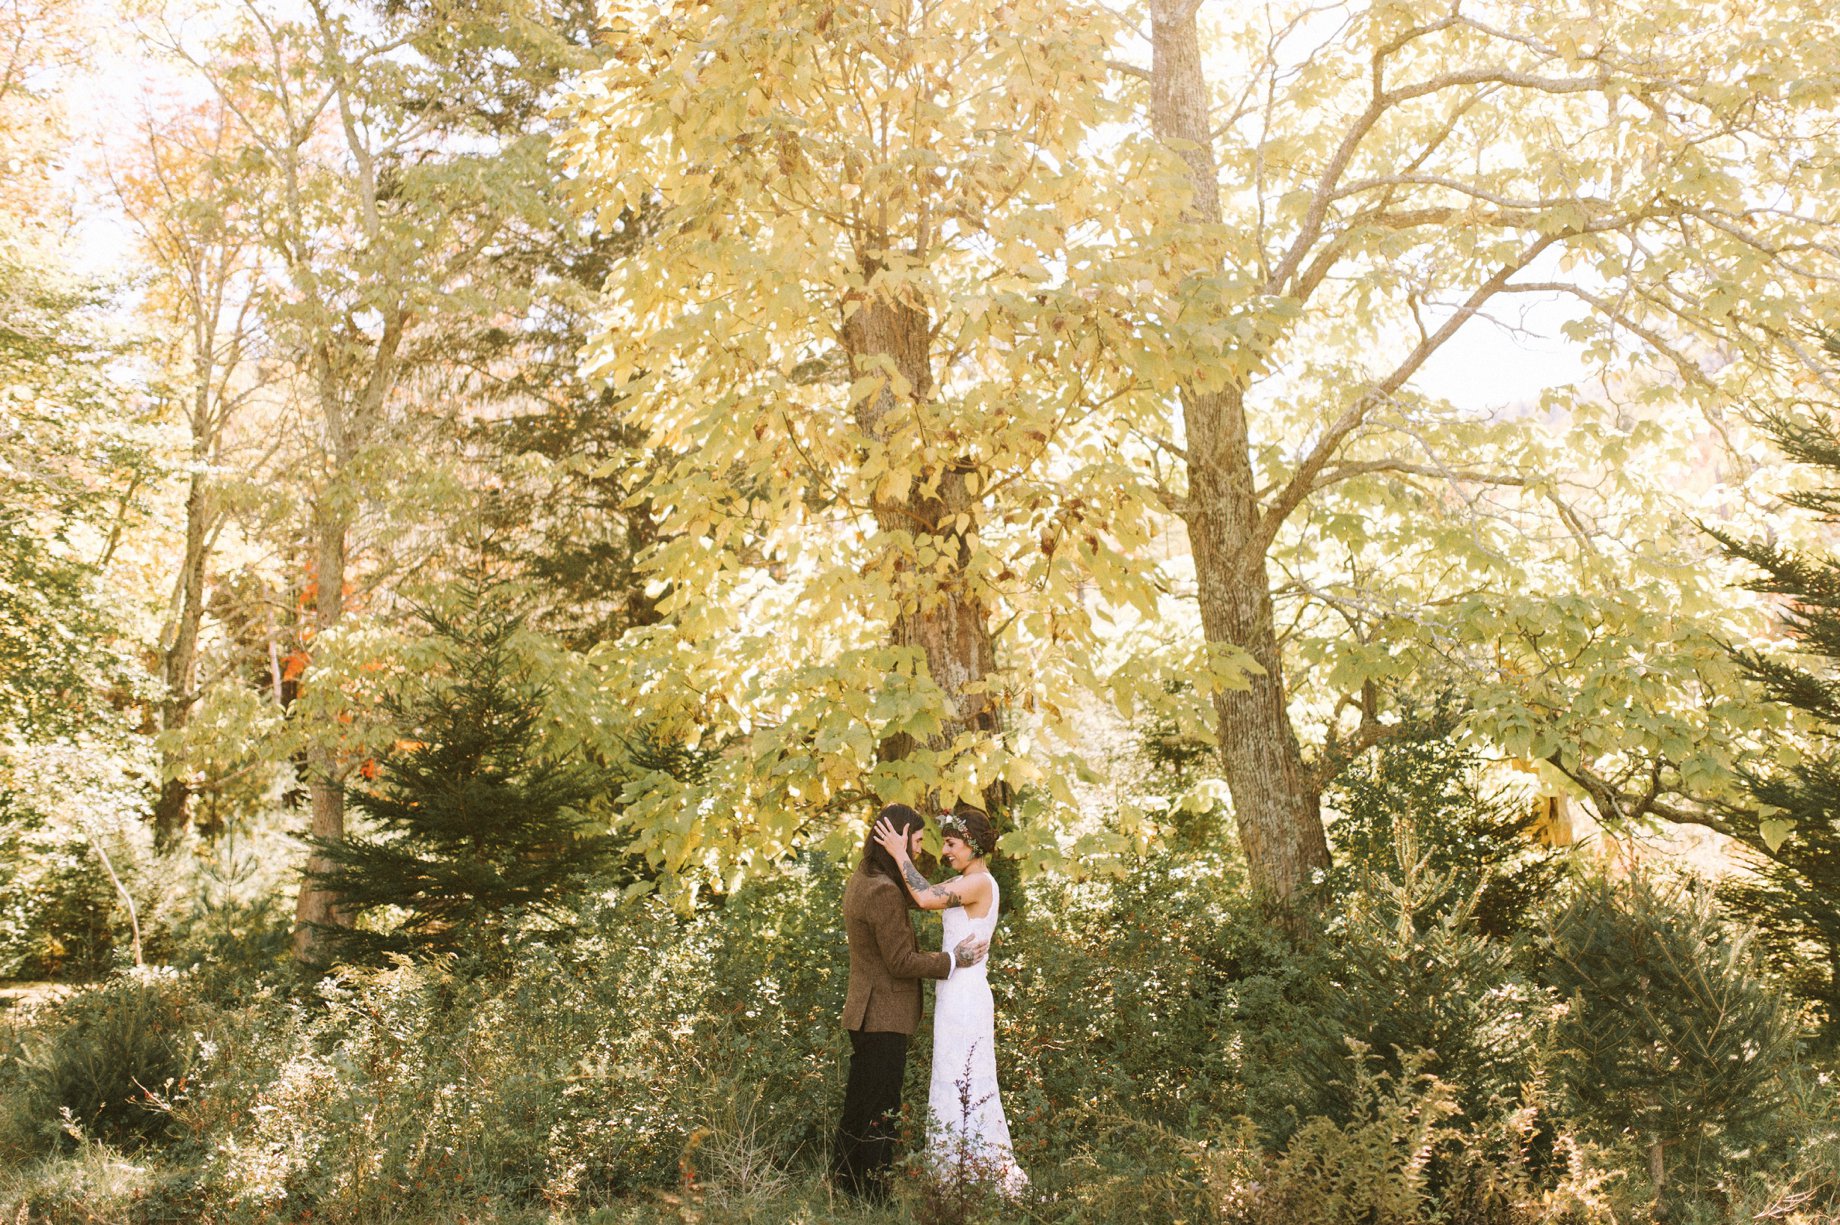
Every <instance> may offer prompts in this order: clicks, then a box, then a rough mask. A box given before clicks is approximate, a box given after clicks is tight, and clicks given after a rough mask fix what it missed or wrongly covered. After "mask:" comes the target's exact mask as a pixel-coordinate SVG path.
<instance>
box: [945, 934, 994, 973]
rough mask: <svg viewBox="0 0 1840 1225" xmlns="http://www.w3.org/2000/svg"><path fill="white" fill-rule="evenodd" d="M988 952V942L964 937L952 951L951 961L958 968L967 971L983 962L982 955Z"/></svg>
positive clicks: (974, 937)
mask: <svg viewBox="0 0 1840 1225" xmlns="http://www.w3.org/2000/svg"><path fill="white" fill-rule="evenodd" d="M989 951H990V942H989V941H987V940H980V939H978V937H976V936H966V937H965V938H964V939H963V940H960V941H959V942H958V944H957V946H956V947H954V948H953V950H952V960H953V962H954V963H956V964H957V966H958V968H959V969H961V970H963V969H968V968H970V967H971V966H974V965H976V964H977V963H978V962H980V961H982V960H984V954H985V953H987V952H989Z"/></svg>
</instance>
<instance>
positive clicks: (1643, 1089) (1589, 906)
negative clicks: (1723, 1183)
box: [1546, 874, 1795, 1200]
mask: <svg viewBox="0 0 1840 1225" xmlns="http://www.w3.org/2000/svg"><path fill="white" fill-rule="evenodd" d="M1546 939H1547V942H1548V944H1549V947H1550V955H1549V958H1548V968H1547V973H1548V975H1549V981H1550V982H1551V984H1552V986H1553V987H1554V989H1556V990H1557V991H1558V992H1559V994H1560V995H1561V996H1562V997H1563V998H1564V999H1565V1000H1566V1001H1567V1005H1568V1006H1567V1008H1566V1011H1565V1012H1564V1014H1563V1015H1562V1017H1561V1019H1560V1021H1559V1024H1558V1026H1557V1029H1556V1034H1555V1036H1556V1040H1557V1051H1556V1055H1555V1066H1556V1068H1557V1071H1558V1073H1559V1076H1560V1079H1561V1082H1562V1084H1563V1085H1564V1086H1565V1088H1566V1089H1567V1090H1568V1092H1569V1093H1570V1095H1571V1098H1572V1101H1573V1102H1574V1103H1575V1109H1576V1110H1577V1112H1578V1113H1579V1115H1580V1116H1581V1117H1582V1118H1584V1119H1586V1120H1588V1122H1589V1123H1590V1124H1591V1125H1592V1126H1593V1127H1595V1129H1596V1130H1597V1132H1598V1133H1599V1135H1601V1136H1603V1137H1605V1138H1606V1139H1614V1138H1617V1137H1621V1136H1624V1135H1628V1136H1631V1137H1633V1138H1635V1139H1636V1140H1637V1142H1638V1143H1639V1144H1640V1145H1641V1146H1642V1148H1643V1149H1644V1150H1645V1152H1646V1156H1647V1162H1648V1172H1649V1177H1650V1180H1651V1182H1652V1184H1653V1189H1654V1191H1655V1194H1656V1196H1657V1199H1658V1200H1660V1199H1661V1198H1662V1196H1663V1192H1664V1189H1665V1184H1666V1181H1667V1178H1668V1170H1669V1162H1668V1159H1667V1154H1668V1150H1669V1149H1678V1148H1681V1147H1683V1146H1685V1145H1687V1144H1688V1143H1689V1142H1700V1141H1714V1140H1717V1139H1718V1138H1719V1137H1722V1136H1731V1137H1733V1138H1736V1137H1737V1136H1741V1135H1742V1134H1743V1132H1744V1130H1745V1128H1746V1127H1747V1125H1749V1124H1752V1123H1755V1122H1758V1121H1760V1120H1761V1119H1762V1118H1763V1117H1764V1116H1766V1115H1767V1114H1769V1113H1770V1112H1771V1111H1772V1110H1773V1109H1775V1108H1776V1107H1777V1106H1778V1104H1779V1103H1780V1101H1781V1095H1782V1092H1783V1085H1784V1077H1785V1076H1786V1075H1787V1073H1788V1071H1789V1067H1790V1064H1791V1060H1792V1058H1793V1055H1794V1050H1795V1046H1794V1042H1795V1034H1794V1028H1793V1026H1792V1024H1791V1021H1790V1017H1789V1015H1788V1013H1787V1011H1786V1010H1785V1008H1784V1006H1783V1003H1782V1001H1781V999H1780V998H1779V997H1778V996H1777V995H1776V994H1775V993H1774V992H1773V991H1772V989H1771V988H1770V986H1769V985H1768V983H1767V982H1766V981H1765V979H1764V977H1763V974H1762V973H1761V966H1760V964H1759V961H1758V958H1757V956H1756V954H1755V952H1754V950H1753V948H1752V944H1751V938H1750V936H1749V935H1748V934H1747V933H1744V932H1739V931H1734V930H1733V929H1731V928H1729V927H1727V926H1726V925H1725V924H1724V923H1723V922H1721V921H1720V919H1719V916H1718V915H1717V913H1716V912H1715V910H1714V905H1713V899H1712V897H1711V894H1710V891H1708V890H1704V889H1696V888H1688V887H1685V886H1679V885H1665V884H1662V883H1660V882H1658V881H1656V880H1655V879H1654V878H1653V877H1652V876H1649V875H1645V874H1638V875H1636V876H1633V877H1631V878H1629V879H1627V880H1613V879H1611V878H1609V877H1605V876H1598V877H1595V878H1591V879H1587V880H1585V881H1582V882H1581V883H1580V884H1579V886H1578V887H1577V889H1576V890H1575V891H1574V893H1573V895H1572V897H1571V899H1570V900H1569V901H1568V902H1567V904H1566V905H1564V906H1563V907H1561V908H1560V909H1559V910H1558V911H1557V913H1556V914H1555V915H1554V916H1553V918H1552V920H1551V923H1550V925H1549V928H1548V932H1547V937H1546Z"/></svg>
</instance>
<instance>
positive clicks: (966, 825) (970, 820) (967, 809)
mask: <svg viewBox="0 0 1840 1225" xmlns="http://www.w3.org/2000/svg"><path fill="white" fill-rule="evenodd" d="M939 829H940V832H941V833H947V834H953V835H955V836H957V837H959V838H962V839H963V840H964V841H965V842H966V844H967V845H969V846H970V847H971V849H972V850H974V851H976V852H977V853H978V858H980V859H987V858H989V857H990V856H991V855H992V854H994V853H995V851H996V849H997V831H996V827H995V826H993V825H991V823H990V818H989V817H987V816H985V815H984V810H983V809H981V808H973V807H971V805H969V804H959V805H957V806H956V807H954V808H953V809H952V811H951V812H950V813H948V814H947V815H945V816H944V817H941V818H940V821H939Z"/></svg>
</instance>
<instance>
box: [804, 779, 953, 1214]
mask: <svg viewBox="0 0 1840 1225" xmlns="http://www.w3.org/2000/svg"><path fill="white" fill-rule="evenodd" d="M884 819H885V820H887V821H889V822H890V823H891V824H893V825H894V827H895V828H896V829H897V830H899V831H900V832H901V836H902V837H904V838H906V839H907V845H908V851H909V854H910V856H915V855H918V854H919V853H920V838H921V834H922V833H923V832H924V831H925V829H926V819H925V818H924V817H922V816H921V815H920V814H919V813H917V812H915V811H914V810H913V809H911V808H909V807H908V806H907V805H905V804H890V805H888V806H887V807H886V808H884V809H882V811H880V812H879V813H877V814H876V815H875V821H871V822H870V823H869V834H868V837H867V838H866V839H865V840H864V842H863V853H862V861H861V862H860V863H858V864H857V866H856V871H854V872H852V873H850V881H849V884H847V885H846V886H845V887H844V890H843V925H844V929H845V931H846V932H847V934H848V936H849V941H850V993H849V996H848V998H847V999H846V1001H845V1002H844V1005H843V1027H844V1028H845V1029H847V1030H849V1031H850V1078H849V1082H848V1084H847V1085H846V1087H845V1088H844V1091H843V1119H842V1120H841V1121H840V1122H839V1123H838V1124H837V1138H836V1141H835V1143H834V1144H833V1145H832V1148H831V1181H832V1182H833V1183H835V1184H836V1185H837V1187H838V1188H840V1189H841V1190H843V1191H845V1192H847V1193H849V1194H851V1195H854V1196H859V1197H868V1198H870V1199H878V1200H879V1199H882V1198H884V1197H885V1196H886V1195H887V1194H888V1181H887V1180H888V1167H889V1165H890V1164H892V1162H893V1160H894V1139H895V1123H896V1119H897V1116H899V1114H900V1112H901V1080H902V1078H903V1074H904V1072H905V1071H906V1068H907V1040H908V1039H909V1038H910V1037H912V1036H913V1032H914V1030H915V1029H916V1028H918V1027H919V1024H920V980H921V979H923V978H949V977H951V974H952V969H953V966H954V964H956V965H959V966H974V965H976V964H977V963H978V962H980V961H982V960H983V959H984V952H985V947H986V946H985V942H984V941H982V940H979V939H977V938H976V937H974V936H967V937H966V938H965V939H964V941H963V942H961V943H960V944H959V946H958V947H957V948H956V949H954V950H953V951H952V953H951V954H946V953H943V952H942V953H923V952H921V951H920V944H919V941H918V940H916V939H915V938H914V928H913V924H911V923H910V922H908V918H907V909H908V905H909V901H908V895H907V889H906V887H905V886H903V885H902V884H901V877H900V869H899V868H898V867H897V866H896V865H895V861H894V857H893V856H892V855H890V854H889V853H888V852H887V851H886V850H884V849H882V847H881V846H880V845H879V844H878V843H877V842H876V841H875V822H876V821H881V820H884Z"/></svg>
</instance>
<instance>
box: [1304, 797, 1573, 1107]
mask: <svg viewBox="0 0 1840 1225" xmlns="http://www.w3.org/2000/svg"><path fill="white" fill-rule="evenodd" d="M1394 853H1395V855H1396V856H1397V862H1396V863H1395V865H1394V867H1393V870H1392V872H1390V873H1386V874H1382V873H1379V872H1377V871H1376V872H1370V873H1367V874H1365V875H1364V876H1362V877H1361V878H1360V881H1359V887H1356V888H1350V889H1348V890H1346V891H1345V892H1344V893H1343V894H1342V895H1341V897H1340V898H1339V913H1332V915H1331V917H1330V919H1329V921H1328V924H1327V931H1326V933H1325V937H1326V939H1325V944H1326V950H1325V952H1326V958H1327V961H1328V979H1329V982H1328V987H1329V990H1328V991H1327V992H1326V993H1325V996H1324V1001H1323V1006H1322V1007H1321V1008H1320V1009H1319V1010H1317V1011H1316V1012H1315V1013H1314V1014H1313V1015H1312V1016H1311V1017H1310V1018H1309V1019H1308V1020H1307V1022H1306V1029H1307V1030H1308V1032H1309V1033H1310V1034H1311V1035H1312V1036H1313V1038H1314V1041H1311V1042H1308V1043H1306V1044H1305V1045H1304V1046H1303V1047H1302V1049H1301V1051H1300V1055H1301V1067H1300V1070H1301V1072H1302V1074H1303V1076H1304V1077H1305V1079H1306V1080H1307V1081H1308V1082H1309V1085H1310V1088H1311V1090H1312V1092H1311V1094H1310V1096H1309V1098H1308V1109H1310V1110H1312V1111H1314V1112H1316V1113H1320V1114H1323V1115H1325V1116H1327V1117H1328V1118H1330V1119H1333V1120H1335V1121H1336V1122H1338V1123H1339V1122H1345V1121H1347V1120H1349V1119H1350V1118H1352V1117H1353V1115H1352V1113H1351V1112H1352V1110H1353V1109H1354V1106H1355V1103H1356V1102H1357V1100H1358V1099H1359V1097H1360V1093H1361V1092H1363V1091H1364V1090H1362V1089H1361V1087H1360V1086H1361V1085H1362V1083H1363V1082H1362V1081H1360V1080H1358V1079H1356V1078H1353V1077H1351V1075H1350V1073H1351V1072H1352V1071H1354V1070H1357V1069H1358V1065H1355V1064H1351V1063H1350V1062H1349V1061H1348V1060H1347V1059H1346V1058H1345V1056H1344V1054H1343V1043H1344V1041H1345V1040H1347V1039H1353V1040H1355V1041H1357V1042H1358V1043H1360V1045H1361V1046H1362V1047H1363V1048H1364V1049H1366V1050H1369V1051H1371V1052H1373V1059H1374V1061H1375V1062H1376V1064H1377V1066H1378V1067H1380V1068H1382V1069H1384V1070H1386V1071H1387V1072H1388V1073H1390V1074H1392V1075H1394V1076H1402V1075H1404V1074H1405V1071H1406V1069H1405V1064H1404V1059H1405V1057H1406V1056H1408V1055H1412V1053H1413V1052H1419V1053H1420V1054H1417V1055H1413V1058H1416V1059H1421V1060H1422V1061H1423V1065H1424V1069H1425V1070H1426V1071H1427V1072H1431V1073H1435V1074H1436V1075H1437V1077H1439V1078H1440V1083H1441V1084H1444V1085H1446V1086H1448V1087H1449V1089H1450V1092H1451V1093H1452V1094H1453V1095H1454V1098H1455V1100H1456V1101H1457V1102H1458V1103H1459V1104H1460V1105H1461V1107H1462V1109H1463V1111H1464V1113H1465V1114H1466V1115H1467V1116H1468V1117H1469V1118H1471V1119H1473V1120H1477V1121H1480V1120H1483V1119H1485V1118H1487V1117H1488V1116H1489V1115H1490V1114H1491V1112H1492V1111H1493V1110H1495V1109H1496V1107H1495V1105H1493V1103H1496V1102H1500V1101H1506V1100H1508V1099H1511V1098H1512V1097H1513V1096H1514V1095H1515V1093H1516V1091H1517V1088H1518V1086H1519V1085H1521V1084H1523V1083H1524V1082H1525V1081H1526V1080H1527V1079H1528V1078H1529V1077H1530V1076H1531V1074H1532V1070H1533V1069H1532V1058H1533V1050H1534V1044H1533V1043H1532V1042H1531V1041H1529V1039H1530V1038H1531V1037H1533V1036H1534V1035H1536V1034H1538V1033H1539V1032H1540V1031H1541V1030H1542V1029H1543V1028H1544V1024H1545V1016H1546V1013H1547V1012H1548V1005H1547V1002H1546V1000H1545V999H1544V998H1543V997H1542V995H1541V993H1540V992H1539V990H1538V989H1537V988H1536V987H1534V986H1533V985H1532V984H1529V983H1527V982H1526V981H1524V979H1523V978H1522V976H1521V974H1520V972H1519V970H1518V968H1517V965H1516V959H1515V956H1514V949H1513V946H1512V945H1511V943H1510V942H1509V941H1507V940H1505V939H1500V938H1495V937H1491V936H1489V935H1488V934H1486V933H1485V932H1484V931H1483V930H1482V929H1481V925H1480V924H1479V923H1478V921H1477V919H1476V906H1477V905H1478V902H1479V898H1480V894H1481V891H1482V888H1483V886H1482V883H1481V882H1480V881H1477V882H1475V883H1474V884H1473V887H1472V890H1471V892H1470V893H1468V894H1467V895H1464V894H1461V893H1456V892H1455V891H1454V890H1453V887H1452V886H1451V883H1450V877H1449V876H1448V875H1446V874H1443V873H1439V872H1437V871H1435V870H1433V869H1432V868H1431V866H1430V857H1429V856H1424V857H1419V856H1418V851H1417V844H1416V839H1415V837H1414V835H1413V833H1412V829H1411V827H1410V826H1409V825H1407V824H1405V823H1403V822H1402V823H1400V825H1399V826H1398V831H1397V837H1396V841H1395V844H1394Z"/></svg>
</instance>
